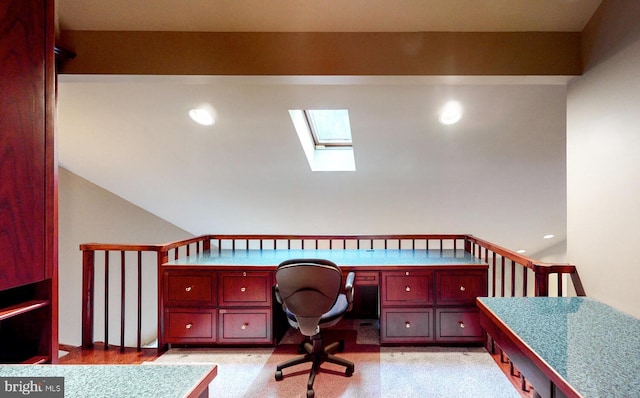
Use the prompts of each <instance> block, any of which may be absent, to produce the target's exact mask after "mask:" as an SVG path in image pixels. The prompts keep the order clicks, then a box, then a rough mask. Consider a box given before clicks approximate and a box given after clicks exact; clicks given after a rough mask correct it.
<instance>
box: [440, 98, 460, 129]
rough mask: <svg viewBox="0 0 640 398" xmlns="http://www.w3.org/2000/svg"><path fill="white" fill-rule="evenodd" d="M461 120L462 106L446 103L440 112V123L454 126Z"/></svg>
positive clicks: (454, 102)
mask: <svg viewBox="0 0 640 398" xmlns="http://www.w3.org/2000/svg"><path fill="white" fill-rule="evenodd" d="M461 118H462V105H460V103H459V102H457V101H449V102H447V103H446V104H445V105H444V107H443V108H442V111H441V112H440V118H439V120H440V123H442V124H454V123H457V122H458V121H460V119H461Z"/></svg>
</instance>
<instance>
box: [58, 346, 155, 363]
mask: <svg viewBox="0 0 640 398" xmlns="http://www.w3.org/2000/svg"><path fill="white" fill-rule="evenodd" d="M60 350H62V351H66V352H68V354H66V355H64V356H62V357H60V359H59V360H58V363H60V364H66V365H68V364H76V365H77V364H86V365H92V364H93V365H96V364H101V365H104V364H140V363H142V362H145V361H153V360H154V359H156V358H158V357H159V355H158V353H157V350H156V349H155V348H143V349H142V351H137V350H136V349H135V348H125V349H124V352H122V351H120V347H116V346H109V347H108V349H105V346H104V344H103V343H95V344H94V347H93V348H92V349H84V350H83V349H82V348H81V347H73V346H67V345H60Z"/></svg>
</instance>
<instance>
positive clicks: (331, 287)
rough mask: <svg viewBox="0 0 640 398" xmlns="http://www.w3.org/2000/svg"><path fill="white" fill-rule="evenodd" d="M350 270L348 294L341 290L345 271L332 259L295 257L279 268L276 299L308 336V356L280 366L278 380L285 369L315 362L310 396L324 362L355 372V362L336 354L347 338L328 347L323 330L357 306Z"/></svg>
mask: <svg viewBox="0 0 640 398" xmlns="http://www.w3.org/2000/svg"><path fill="white" fill-rule="evenodd" d="M354 279H355V274H354V273H353V272H350V273H349V274H348V276H347V280H346V283H345V293H341V292H340V290H341V288H342V271H340V268H338V266H337V265H335V264H334V263H333V262H331V261H329V260H320V259H295V260H287V261H284V262H282V263H281V264H280V265H279V266H278V268H277V269H276V289H275V295H276V300H277V301H278V302H279V303H280V304H282V308H283V309H284V311H285V313H286V316H287V320H288V321H289V324H290V325H291V326H293V327H294V328H297V329H299V330H300V333H302V334H303V335H304V336H306V337H307V338H306V339H305V341H304V342H303V343H302V344H301V347H300V352H301V353H303V352H305V351H306V353H305V354H304V355H300V356H298V357H295V358H292V359H290V360H288V361H285V362H283V363H281V364H279V365H278V366H277V367H276V380H277V381H280V380H282V378H283V375H282V369H284V368H287V367H290V366H294V365H298V364H301V363H305V362H312V363H313V365H312V367H311V373H310V374H309V381H308V382H307V397H313V396H314V392H313V381H314V380H315V377H316V374H317V373H318V372H319V370H320V365H321V364H322V363H323V362H331V363H335V364H338V365H342V366H345V367H346V370H345V372H344V374H345V376H347V377H349V376H351V375H352V374H353V371H354V367H355V366H354V364H353V362H351V361H347V360H346V359H343V358H339V357H336V356H334V355H333V353H335V352H336V351H339V352H342V350H343V349H344V340H341V341H339V342H335V343H331V344H329V345H327V346H326V347H325V346H324V345H323V342H322V335H321V333H320V331H321V330H322V329H324V328H326V327H330V326H333V325H335V324H336V323H338V321H340V319H342V316H343V315H344V314H345V313H346V312H347V311H350V310H351V308H352V307H353V293H354V292H353V281H354Z"/></svg>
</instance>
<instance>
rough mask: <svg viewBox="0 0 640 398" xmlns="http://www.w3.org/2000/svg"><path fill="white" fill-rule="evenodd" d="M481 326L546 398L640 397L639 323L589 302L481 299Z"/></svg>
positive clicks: (608, 308)
mask: <svg viewBox="0 0 640 398" xmlns="http://www.w3.org/2000/svg"><path fill="white" fill-rule="evenodd" d="M477 303H478V307H479V308H480V322H481V324H482V326H483V327H484V328H485V329H486V331H487V333H488V334H489V335H490V336H491V337H492V338H493V339H494V341H495V342H496V343H497V344H498V345H499V346H500V348H501V349H502V350H504V351H505V353H506V354H507V355H508V356H509V359H510V360H511V361H512V362H513V364H514V365H515V366H516V367H517V368H518V369H519V370H520V371H521V372H522V374H523V375H524V376H525V377H526V378H527V379H528V380H529V381H530V383H531V384H532V385H533V387H534V389H535V392H536V393H537V394H539V395H540V396H542V397H545V398H546V397H585V398H587V397H589V398H591V397H640V320H638V319H636V318H633V317H631V316H629V315H626V314H624V313H622V312H619V311H617V310H615V309H614V308H612V307H610V306H608V305H605V304H603V303H600V302H598V301H595V300H592V299H589V298H585V297H520V298H478V300H477Z"/></svg>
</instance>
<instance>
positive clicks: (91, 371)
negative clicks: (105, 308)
mask: <svg viewBox="0 0 640 398" xmlns="http://www.w3.org/2000/svg"><path fill="white" fill-rule="evenodd" d="M212 372H213V375H212ZM215 374H216V369H215V366H212V365H153V364H149V365H145V364H143V365H0V379H2V378H5V377H21V378H39V377H42V378H44V377H63V378H64V397H65V398H98V397H101V398H106V397H113V398H124V397H140V398H146V397H149V398H160V397H162V398H173V397H175V398H178V397H186V396H188V394H189V393H190V392H191V391H192V390H193V389H194V388H195V387H196V386H197V385H198V384H199V383H200V382H202V381H203V380H206V379H207V378H211V379H212V378H213V376H215Z"/></svg>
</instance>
